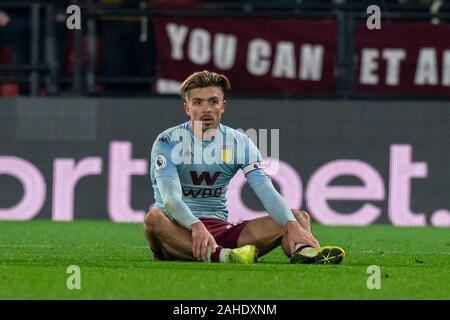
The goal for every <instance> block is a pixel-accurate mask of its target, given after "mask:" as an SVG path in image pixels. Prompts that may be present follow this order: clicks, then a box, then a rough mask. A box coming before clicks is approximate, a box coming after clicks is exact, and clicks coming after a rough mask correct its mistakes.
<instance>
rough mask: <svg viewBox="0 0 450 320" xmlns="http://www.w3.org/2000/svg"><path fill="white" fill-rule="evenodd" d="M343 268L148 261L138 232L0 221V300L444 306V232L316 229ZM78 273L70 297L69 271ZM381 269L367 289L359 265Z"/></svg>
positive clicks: (278, 262)
mask: <svg viewBox="0 0 450 320" xmlns="http://www.w3.org/2000/svg"><path fill="white" fill-rule="evenodd" d="M313 230H314V232H315V234H316V236H317V238H318V239H319V240H320V242H321V244H322V245H328V244H337V245H340V246H342V247H343V248H344V249H345V250H346V254H347V256H346V258H345V260H344V262H343V264H341V265H291V264H289V263H288V259H287V258H286V257H285V256H284V255H283V254H282V252H281V250H280V249H276V250H274V251H272V252H271V253H270V254H268V255H266V256H264V257H261V258H260V259H259V261H258V263H257V264H255V265H233V264H207V263H199V262H155V261H153V260H152V258H151V255H150V252H149V249H148V248H147V245H146V242H145V239H144V235H143V230H142V226H141V225H140V224H116V223H112V222H108V221H75V222H51V221H44V220H33V221H27V222H6V221H3V222H0V299H159V300H163V299H164V300H165V299H176V300H184V299H213V300H214V299H220V300H229V299H246V300H247V299H250V300H252V299H288V300H303V299H450V237H449V230H448V229H439V228H432V227H426V228H394V227H392V226H386V225H373V226H369V227H329V226H321V225H314V226H313ZM70 265H77V266H79V267H80V270H81V289H80V290H69V289H67V287H66V282H67V279H68V277H69V276H70V274H68V273H67V272H66V271H67V268H68V267H69V266H70ZM370 265H378V266H379V267H380V268H381V277H380V281H381V282H380V283H381V288H380V289H372V290H369V289H368V288H367V280H368V277H370V276H371V274H369V273H367V267H368V266H370Z"/></svg>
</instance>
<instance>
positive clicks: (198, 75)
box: [179, 70, 231, 100]
mask: <svg viewBox="0 0 450 320" xmlns="http://www.w3.org/2000/svg"><path fill="white" fill-rule="evenodd" d="M210 86H212V87H219V88H221V89H222V92H223V94H224V95H225V92H227V91H229V90H230V89H231V85H230V80H228V78H227V77H226V76H224V75H223V74H218V73H215V72H211V71H208V70H203V71H200V72H194V73H193V74H191V75H190V76H189V77H187V78H186V80H184V81H183V83H182V84H181V87H180V91H179V94H180V96H181V98H183V99H184V100H185V99H186V95H187V94H188V92H189V90H192V89H195V88H206V87H210Z"/></svg>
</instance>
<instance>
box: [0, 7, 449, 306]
mask: <svg viewBox="0 0 450 320" xmlns="http://www.w3.org/2000/svg"><path fill="white" fill-rule="evenodd" d="M73 4H75V5H78V6H79V7H80V8H81V29H80V30H76V29H75V30H69V29H68V28H67V26H66V21H67V19H68V17H69V16H70V14H67V13H66V9H67V7H68V6H70V5H73ZM370 5H377V6H379V7H380V8H381V29H369V28H368V27H367V20H368V18H369V17H370V16H371V13H367V11H366V10H367V8H368V7H369V6H370ZM449 21H450V2H449V1H445V0H416V1H414V0H410V1H409V0H379V1H377V0H367V1H366V0H361V1H356V0H355V1H353V0H347V1H346V0H303V1H302V0H281V1H272V0H267V1H264V0H246V1H213V0H211V1H206V0H205V1H201V0H166V1H164V0H154V1H138V0H129V1H127V0H98V1H94V0H90V1H89V0H86V1H8V0H4V1H1V2H0V220H34V219H36V220H44V221H75V222H74V224H76V221H77V220H82V219H97V220H110V221H113V222H140V221H142V219H143V216H144V214H145V212H147V210H148V208H150V207H151V205H152V204H153V193H152V190H151V185H150V182H149V178H148V173H149V172H148V164H147V159H148V154H149V151H150V148H151V145H152V143H153V141H154V139H155V137H156V135H157V134H158V133H160V132H161V131H163V130H164V129H166V128H168V127H170V126H173V125H175V124H178V123H180V122H182V121H185V119H186V118H185V115H184V113H183V111H182V102H181V100H180V99H179V97H177V96H176V92H177V87H178V85H179V83H180V81H182V80H183V79H184V78H185V77H186V76H187V75H189V74H190V73H192V72H194V71H197V70H203V69H208V70H211V71H216V72H220V73H224V74H226V75H227V76H229V78H230V80H231V84H232V94H231V97H230V98H229V101H230V102H229V107H228V110H227V112H226V113H225V115H224V118H223V121H224V123H225V124H227V125H229V126H231V127H235V128H241V129H243V130H248V131H247V132H248V133H249V134H253V135H254V137H257V138H258V139H263V140H264V139H267V141H276V140H271V139H276V137H277V133H276V130H273V129H278V130H279V131H278V134H279V150H276V149H277V148H276V145H277V144H276V143H275V142H272V143H271V148H269V150H267V152H266V153H265V155H266V156H270V155H271V152H272V156H273V155H274V152H275V154H276V153H277V151H278V152H279V162H278V165H279V168H280V170H279V172H278V173H277V174H276V175H274V176H273V179H274V182H275V184H276V186H277V188H278V189H279V190H280V192H281V193H282V194H283V196H284V197H285V198H286V199H287V201H288V203H289V204H290V206H291V207H296V208H303V209H305V210H307V211H308V212H310V213H311V215H312V218H313V220H314V222H315V224H316V227H317V228H318V231H319V233H320V232H321V233H322V235H323V237H325V238H326V237H327V234H332V232H331V233H328V232H327V231H326V230H328V229H320V228H322V227H323V228H326V226H330V228H331V227H332V226H369V225H372V224H384V225H388V226H389V225H393V226H403V227H423V228H424V229H427V233H426V235H427V236H426V237H427V239H428V240H429V241H431V240H430V239H434V238H433V236H431V235H430V234H432V233H433V230H434V227H450V201H449V200H450V41H449V39H450V25H449ZM259 142H261V140H260V141H259ZM263 154H264V152H263ZM232 186H233V187H232V188H230V192H229V193H230V194H229V207H230V219H231V220H234V221H239V220H242V219H249V218H250V219H251V218H254V217H257V216H259V215H261V214H262V207H261V206H260V204H259V203H258V201H257V199H256V197H255V196H254V195H253V194H252V193H251V191H250V190H249V188H248V187H247V185H245V183H244V179H243V177H242V176H237V177H235V179H234V180H233V184H232ZM27 223H29V222H27ZM27 223H26V224H24V226H23V229H22V227H21V226H17V225H14V227H13V225H11V224H9V223H6V222H5V224H3V225H2V228H3V230H5V232H3V234H4V237H3V241H4V242H3V247H1V250H3V254H4V257H6V256H8V255H9V256H8V257H9V258H3V261H2V262H3V263H6V265H4V266H3V267H4V268H6V269H4V270H10V269H8V266H11V265H12V264H14V263H18V264H20V263H21V262H20V261H22V262H23V261H29V260H27V259H29V258H30V256H29V254H31V256H33V252H34V254H36V256H39V257H40V258H36V259H37V260H36V261H38V263H43V264H45V261H47V262H48V260H45V259H44V260H39V259H41V258H42V256H45V255H47V257H48V259H49V260H51V256H50V255H49V253H48V252H46V251H45V250H44V249H45V248H46V247H45V246H52V245H57V243H58V241H56V240H55V241H56V242H48V243H47V242H46V241H43V242H41V244H42V245H43V247H41V249H42V252H41V253H42V255H38V254H37V253H36V252H37V251H35V250H31V249H30V248H32V246H31V245H32V244H33V243H35V242H36V243H39V240H37V239H38V238H33V237H31V238H30V239H28V240H29V242H26V241H25V240H23V239H21V240H19V237H20V235H22V234H24V232H25V231H24V230H31V229H28V228H32V226H33V225H32V224H31V225H30V224H27ZM37 226H38V228H37V229H36V230H40V231H42V230H41V229H40V228H41V225H40V224H39V225H37ZM79 226H81V225H79ZM83 226H84V225H83ZM94 226H95V225H94ZM380 227H385V226H380ZM431 227H432V228H431ZM77 228H78V227H77ZM79 228H80V229H76V232H78V231H79V230H82V228H81V227H79ZM138 229H139V227H137V228H136V229H135V230H138ZM392 229H394V228H392ZM392 229H376V230H378V231H376V234H377V235H378V238H376V239H375V240H377V241H378V240H379V241H381V242H376V243H377V244H376V245H375V244H374V246H375V247H371V248H369V247H367V248H366V247H364V248H362V249H361V252H360V253H361V254H362V255H363V256H364V252H365V254H366V256H367V257H368V256H369V254H368V252H369V251H370V252H379V251H381V250H382V249H383V248H384V246H385V245H387V244H386V243H383V237H384V236H383V232H384V230H385V232H386V233H385V235H386V239H392V240H393V239H395V238H396V236H395V234H394V235H392V234H389V232H393V231H392ZM6 230H9V231H8V233H7V232H6ZM13 230H16V231H13ZM36 230H35V232H36V237H38V231H36ZM105 230H106V228H105ZM330 230H331V229H330ZM342 230H343V231H341V232H340V233H339V232H338V233H339V237H338V238H337V239H334V238H332V239H329V240H330V241H331V240H332V241H336V242H339V239H342V237H345V235H346V234H351V231H348V232H347V231H345V230H353V229H342ZM368 230H369V229H368ZM373 230H375V229H373ZM380 230H383V232H381V231H380ZM389 230H391V231H389ZM420 230H421V229H411V230H410V231H408V232H410V233H409V236H408V237H404V238H402V237H399V239H403V241H404V243H403V244H401V248H402V250H403V249H404V250H407V247H408V246H407V244H408V243H409V242H410V241H412V240H414V239H415V238H416V239H419V238H420V235H421V234H422V233H421V231H420ZM40 231H39V232H40ZM15 232H16V233H15ZM80 232H82V231H80ZM105 232H106V233H105V234H104V237H105V239H104V241H105V243H106V242H107V240H106V239H107V238H108V236H107V235H109V234H108V233H107V231H105ZM394 232H395V231H394ZM436 232H442V230H439V231H436ZM7 234H8V235H10V236H11V237H9V238H7V236H6V235H7ZM129 234H130V236H131V235H132V236H133V237H140V238H139V240H136V241H137V242H136V241H135V245H136V246H139V245H141V247H142V248H144V247H145V242H144V239H143V235H142V234H141V233H139V231H138V232H137V233H135V234H134V233H132V232H130V233H129ZM388 234H389V235H388ZM435 235H436V234H435ZM439 235H441V233H439ZM15 236H17V237H16V238H15ZM61 237H64V236H63V235H61ZM355 237H356V236H355ZM81 238H82V236H81ZM7 239H9V240H7ZM14 239H15V240H17V242H14V241H15V240H14ZM39 239H41V238H39ZM439 239H440V238H439ZM41 240H42V239H41ZM116 240H117V243H119V242H120V241H121V239H116ZM444 240H445V239H442V241H444ZM8 241H10V242H8ZM21 241H22V242H21ZM23 241H25V242H23ZM49 241H50V240H49ZM102 241H103V240H102ZM342 241H344V244H347V246H350V247H351V242H350V240H349V239H347V240H342ZM345 241H347V242H345ZM393 241H395V240H393ZM433 241H434V242H433V244H436V242H435V240H433ZM428 243H429V242H423V243H422V245H423V247H422V249H423V248H425V249H424V250H426V249H427V248H429V247H428ZM22 244H23V245H24V246H28V247H27V248H28V249H27V250H29V251H26V252H25V251H20V250H19V249H17V248H18V247H14V246H20V245H22ZM433 244H430V246H432V245H433ZM67 245H68V244H67ZM439 245H441V247H439V248H429V251H430V252H432V251H433V250H436V251H438V252H435V253H436V254H438V253H439V254H442V253H444V254H446V255H447V256H444V257H445V258H448V248H449V247H448V246H449V245H450V244H449V243H446V242H442V243H439ZM14 248H16V249H14ZM134 248H136V247H134ZM353 248H358V247H357V246H356V247H353ZM111 250H112V252H114V249H111ZM364 250H366V251H364ZM377 250H378V251H377ZM383 250H384V249H383ZM399 250H400V249H399ZM38 251H39V250H38ZM81 251H82V249H80V253H79V255H80V256H81ZM14 252H15V253H17V254H18V255H17V256H14ZM30 252H31V253H30ZM61 252H64V250H62V251H61ZM61 252H60V253H59V254H61V255H60V256H59V257H60V258H61V259H63V258H62V257H63V256H64V255H65V254H66V253H61ZM142 252H144V251H142ZM430 252H428V253H430ZM21 254H23V256H21ZM114 254H117V252H115V253H114ZM145 254H147V251H145ZM119 255H120V254H119ZM142 256H144V254H143V253H142V254H141V251H140V253H139V255H138V257H140V258H141V257H142ZM64 257H65V258H67V259H68V257H67V256H64ZM280 257H281V255H280ZM394 257H395V253H393V254H392V258H393V259H394ZM412 257H413V258H412V259H414V256H412ZM430 257H431V256H430ZM128 258H130V257H128ZM0 259H2V258H0ZM8 259H9V260H8ZM94 259H95V258H94ZM124 259H125V258H124ZM432 259H434V258H430V260H432ZM125 260H126V259H125ZM422 260H423V259H422V258H420V259H419V258H417V257H416V258H415V261H413V264H414V263H417V261H419V263H420V262H421V261H422ZM447 260H448V259H447ZM447 260H445V261H447ZM8 261H9V262H8ZM127 261H128V260H127ZM268 261H271V260H270V258H269V260H268ZM351 261H352V260H350V262H351ZM353 261H355V260H353ZM386 261H387V260H386ZM392 261H394V260H392ZM408 261H409V260H408ZM445 261H444V262H442V261H441V262H439V263H437V264H436V265H434V266H435V267H436V268H438V269H437V270H442V268H444V269H445V268H446V269H447V270H448V266H449V264H448V261H447V262H445ZM128 262H129V261H128ZM8 263H10V264H9V265H8ZM364 263H366V261H363V260H361V261H359V260H358V261H356V265H358V264H360V265H363V264H364ZM367 263H369V262H367ZM405 263H406V264H408V263H409V262H407V261H406V260H405ZM17 270H18V271H17V274H20V270H19V269H17ZM310 271H311V270H310ZM286 272H287V271H286ZM311 272H312V271H311ZM363 276H364V275H363ZM415 276H417V274H411V277H415ZM446 276H448V271H447V273H446ZM138 280H139V279H138ZM291 280H292V279H291ZM291 280H289V281H291ZM405 281H406V280H405ZM441 282H442V279H438V280H437V282H436V283H441ZM6 283H7V284H9V285H12V286H14V283H15V282H14V281H13V280H11V279H10V282H6ZM16 284H17V283H16ZM22 284H23V283H22ZM15 288H16V289H17V288H20V285H18V286H15ZM52 288H53V287H52ZM53 289H54V288H53ZM410 289H411V288H410ZM416 289H417V288H412V289H411V292H413V291H414V290H416ZM24 290H25V291H26V290H27V289H26V288H25V289H23V288H22V291H20V289H17V290H16V291H15V293H11V295H8V294H6V295H3V297H13V298H14V297H24V295H21V292H22V293H23V292H24ZM255 290H257V289H255ZM355 290H356V289H355ZM119 291H120V290H118V292H119ZM11 292H14V290H12V291H11ZM255 292H257V291H255ZM280 292H281V291H280ZM324 292H326V290H325V289H324ZM429 292H430V294H431V292H432V290H430V291H429ZM436 292H438V293H439V290H437V291H436ZM436 292H435V293H436ZM3 293H5V292H3ZM438 293H437V294H438ZM441 293H442V294H443V295H441V296H439V295H438V297H446V298H447V299H448V297H449V296H448V291H447V293H445V292H444V291H442V292H441ZM424 294H426V293H424ZM25 296H26V295H25ZM44 296H45V295H44ZM99 296H100V297H109V296H102V295H95V294H93V295H92V296H88V297H94V298H95V297H99ZM117 296H118V297H121V296H120V294H118V295H117ZM117 296H113V297H117ZM131 296H132V297H135V296H133V295H131ZM30 297H31V298H34V297H36V296H35V295H30ZM50 297H53V296H50ZM152 297H153V296H152ZM159 297H161V296H159ZM164 297H169V298H173V297H179V296H177V295H176V294H174V295H173V296H172V295H171V294H167V295H166V296H164ZM194 297H195V295H194ZM197 297H198V296H197ZM209 297H216V296H214V295H212V296H211V295H210V296H209ZM217 297H219V298H223V296H220V295H219V296H217ZM236 297H239V296H236ZM250 297H251V296H250ZM254 297H257V298H261V297H262V298H265V297H267V296H262V295H254ZM273 297H275V298H279V297H284V296H283V295H282V294H280V295H279V296H277V295H275V296H273ZM296 297H298V296H296ZM316 297H319V298H320V297H330V295H326V294H325V295H322V296H321V295H317V296H316ZM331 297H339V292H336V295H335V296H333V295H331ZM343 297H345V294H344V295H343ZM349 297H354V296H349ZM356 297H358V295H357V296H356ZM369 297H374V296H369ZM384 297H385V298H386V297H388V298H391V297H395V295H394V296H384ZM420 297H421V296H420Z"/></svg>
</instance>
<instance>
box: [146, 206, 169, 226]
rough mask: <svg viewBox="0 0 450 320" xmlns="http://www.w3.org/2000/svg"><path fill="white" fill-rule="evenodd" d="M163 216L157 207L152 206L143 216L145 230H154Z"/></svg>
mask: <svg viewBox="0 0 450 320" xmlns="http://www.w3.org/2000/svg"><path fill="white" fill-rule="evenodd" d="M165 218H166V215H165V214H164V212H162V211H161V210H160V209H158V208H152V209H151V210H150V211H149V212H148V213H147V214H146V215H145V217H144V227H145V230H146V231H148V232H154V231H155V230H156V229H157V228H158V226H159V225H160V224H161V222H162V221H163V220H164V219H165Z"/></svg>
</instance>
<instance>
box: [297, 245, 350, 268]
mask: <svg viewBox="0 0 450 320" xmlns="http://www.w3.org/2000/svg"><path fill="white" fill-rule="evenodd" d="M344 257H345V251H344V249H342V248H341V247H337V246H324V247H319V248H312V247H306V248H305V247H303V248H299V249H298V250H297V251H296V252H295V253H294V254H293V255H292V256H291V263H304V264H339V263H341V262H342V260H343V259H344Z"/></svg>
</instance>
